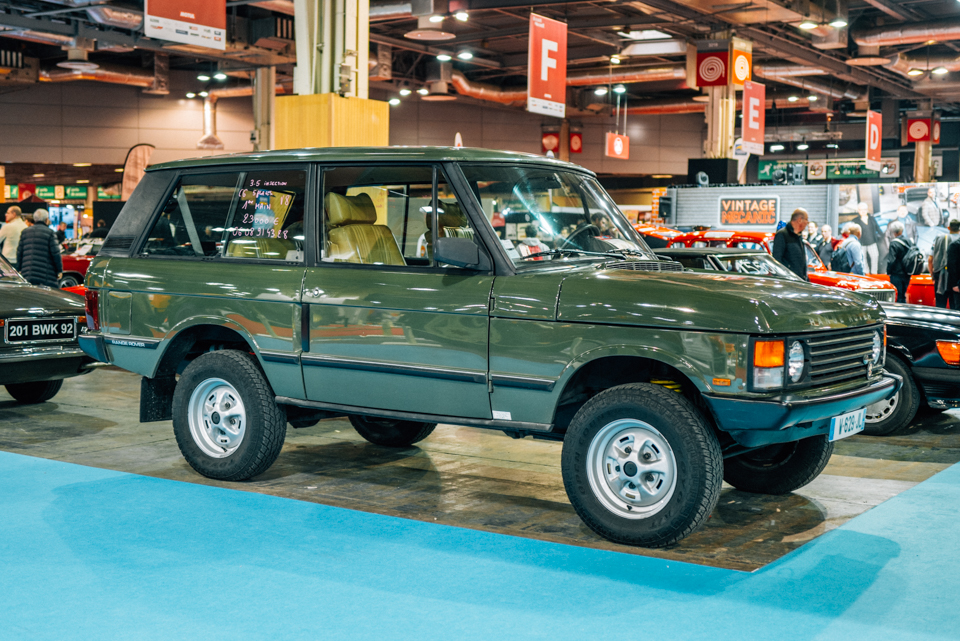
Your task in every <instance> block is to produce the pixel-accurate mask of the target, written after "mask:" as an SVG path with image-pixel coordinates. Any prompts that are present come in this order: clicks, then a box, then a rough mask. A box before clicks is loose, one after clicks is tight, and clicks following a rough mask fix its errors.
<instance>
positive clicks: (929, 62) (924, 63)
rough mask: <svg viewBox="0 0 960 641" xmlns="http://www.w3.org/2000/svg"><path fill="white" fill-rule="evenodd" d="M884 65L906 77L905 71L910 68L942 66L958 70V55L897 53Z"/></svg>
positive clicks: (948, 69) (959, 60)
mask: <svg viewBox="0 0 960 641" xmlns="http://www.w3.org/2000/svg"><path fill="white" fill-rule="evenodd" d="M884 66H885V67H886V68H887V69H889V70H891V71H896V72H897V73H900V74H903V75H905V76H907V77H909V76H908V75H907V72H908V71H910V70H911V69H922V70H924V71H927V70H929V69H936V68H937V67H944V68H945V69H946V70H947V71H960V56H957V55H956V54H952V55H949V56H943V55H939V56H929V57H927V56H911V55H909V54H905V53H897V54H894V55H893V56H892V57H891V59H890V63H889V64H886V65H884Z"/></svg>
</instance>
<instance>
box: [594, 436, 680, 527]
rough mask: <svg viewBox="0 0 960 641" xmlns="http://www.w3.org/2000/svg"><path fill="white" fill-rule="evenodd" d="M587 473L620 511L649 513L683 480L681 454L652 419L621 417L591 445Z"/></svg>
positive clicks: (597, 492)
mask: <svg viewBox="0 0 960 641" xmlns="http://www.w3.org/2000/svg"><path fill="white" fill-rule="evenodd" d="M587 478H588V479H589V480H590V489H591V490H593V495H594V496H595V497H596V498H597V500H598V501H600V504H601V505H603V506H604V507H605V508H607V509H608V510H610V511H611V512H613V513H614V514H616V515H617V516H619V517H622V518H626V519H645V518H649V517H650V516H653V515H654V514H656V513H657V512H659V511H660V510H662V509H663V508H664V506H665V505H666V504H667V502H668V501H669V500H670V497H672V496H673V491H674V490H675V489H676V486H677V460H676V457H675V456H674V454H673V448H671V447H670V444H669V443H668V442H667V439H665V438H664V437H663V435H662V434H661V433H660V432H659V431H657V429H656V428H655V427H653V426H652V425H650V424H649V423H645V422H643V421H638V420H635V419H629V418H627V419H619V420H616V421H613V422H612V423H609V424H607V425H605V426H604V427H603V428H601V429H600V431H599V432H597V435H596V436H594V438H593V440H592V441H591V442H590V447H589V449H588V450H587Z"/></svg>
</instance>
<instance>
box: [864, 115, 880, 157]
mask: <svg viewBox="0 0 960 641" xmlns="http://www.w3.org/2000/svg"><path fill="white" fill-rule="evenodd" d="M882 131H883V115H882V114H881V113H880V112H879V111H867V160H866V162H864V163H863V164H864V165H865V166H866V168H867V169H869V170H871V171H880V169H881V168H882V167H883V162H882V161H881V159H880V146H881V143H882V136H881V133H880V132H882Z"/></svg>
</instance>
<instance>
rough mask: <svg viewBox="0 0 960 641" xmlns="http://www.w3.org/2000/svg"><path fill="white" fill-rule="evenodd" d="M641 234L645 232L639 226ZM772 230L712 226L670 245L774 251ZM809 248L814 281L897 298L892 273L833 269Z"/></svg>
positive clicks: (889, 299)
mask: <svg viewBox="0 0 960 641" xmlns="http://www.w3.org/2000/svg"><path fill="white" fill-rule="evenodd" d="M637 231H639V232H640V233H641V234H644V235H645V236H646V234H645V233H644V232H643V231H641V230H639V229H638V230H637ZM773 236H774V233H773V232H758V231H737V230H729V229H709V230H706V231H694V232H689V233H686V234H678V235H676V236H674V237H673V238H672V239H671V240H670V247H741V248H744V249H762V250H764V251H766V252H767V253H773ZM804 244H805V246H806V249H807V268H808V270H809V271H808V272H807V278H808V279H809V280H810V282H811V283H815V284H817V285H826V286H827V287H840V288H841V289H850V290H853V291H856V292H860V293H861V294H868V295H870V296H872V297H873V298H875V299H876V300H879V301H887V302H891V303H892V302H894V301H895V300H896V299H897V289H896V288H895V287H894V286H893V285H892V284H891V283H890V278H889V276H885V275H881V274H872V275H870V276H857V275H855V274H845V273H841V272H832V271H830V270H829V269H828V268H827V267H826V266H825V265H824V264H823V261H821V260H820V257H819V256H817V252H815V251H813V248H812V247H810V245H807V244H806V243H804Z"/></svg>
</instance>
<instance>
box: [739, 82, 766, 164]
mask: <svg viewBox="0 0 960 641" xmlns="http://www.w3.org/2000/svg"><path fill="white" fill-rule="evenodd" d="M766 106H767V87H766V85H762V84H760V83H759V82H752V81H750V80H747V81H746V82H744V83H743V149H744V151H746V152H748V153H751V154H753V155H755V156H762V155H763V135H764V126H765V124H766Z"/></svg>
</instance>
